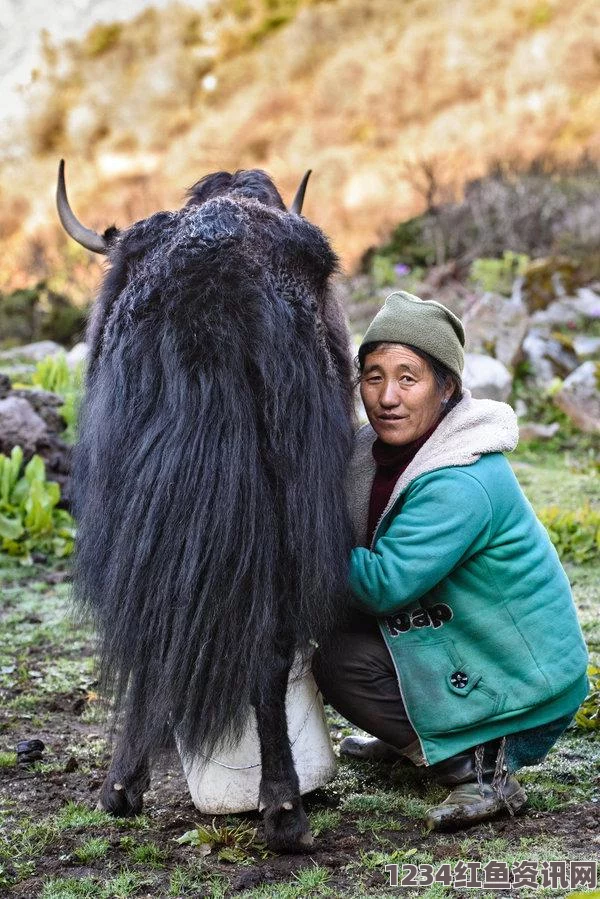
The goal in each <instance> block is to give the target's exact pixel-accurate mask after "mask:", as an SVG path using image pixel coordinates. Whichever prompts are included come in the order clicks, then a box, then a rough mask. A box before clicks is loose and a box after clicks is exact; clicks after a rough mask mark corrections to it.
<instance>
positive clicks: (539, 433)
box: [519, 421, 560, 440]
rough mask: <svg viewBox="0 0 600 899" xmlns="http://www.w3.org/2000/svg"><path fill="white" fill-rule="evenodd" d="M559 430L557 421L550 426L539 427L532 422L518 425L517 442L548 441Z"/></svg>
mask: <svg viewBox="0 0 600 899" xmlns="http://www.w3.org/2000/svg"><path fill="white" fill-rule="evenodd" d="M559 430H560V425H559V423H558V422H557V421H555V422H553V423H552V424H551V425H539V424H536V422H534V421H523V422H520V423H519V440H549V439H550V438H551V437H554V435H555V434H556V433H558V431H559Z"/></svg>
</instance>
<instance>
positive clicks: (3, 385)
mask: <svg viewBox="0 0 600 899" xmlns="http://www.w3.org/2000/svg"><path fill="white" fill-rule="evenodd" d="M11 387H12V385H11V382H10V378H9V377H8V375H3V374H0V400H3V399H4V397H5V396H8V394H9V393H10V391H11Z"/></svg>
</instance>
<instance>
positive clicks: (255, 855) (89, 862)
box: [0, 569, 600, 899]
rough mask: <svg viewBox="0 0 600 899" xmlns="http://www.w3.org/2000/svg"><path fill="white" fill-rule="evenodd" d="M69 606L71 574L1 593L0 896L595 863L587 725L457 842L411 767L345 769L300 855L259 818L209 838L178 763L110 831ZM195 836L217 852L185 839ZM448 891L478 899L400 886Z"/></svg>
mask: <svg viewBox="0 0 600 899" xmlns="http://www.w3.org/2000/svg"><path fill="white" fill-rule="evenodd" d="M68 596H69V584H68V571H67V570H66V569H64V570H62V571H61V570H53V571H44V570H43V569H37V570H35V571H28V572H27V573H26V574H25V573H23V574H20V573H19V572H18V571H16V572H13V577H12V579H11V580H9V582H8V583H7V584H6V587H5V590H4V596H3V603H2V625H3V626H2V634H3V638H2V655H1V656H0V666H1V667H0V673H1V675H2V681H1V684H2V689H1V694H0V695H1V697H2V715H1V719H0V722H1V730H0V797H1V801H2V806H1V810H0V827H1V829H2V837H3V843H2V845H1V846H0V896H4V895H6V896H14V897H18V899H38V897H39V899H76V897H80V896H93V897H99V899H113V897H114V899H121V897H128V896H136V897H142V896H144V897H152V899H155V897H156V899H157V897H163V896H165V897H166V896H182V897H184V896H193V897H203V896H206V897H208V896H211V897H221V896H230V895H240V896H243V897H261V896H262V897H273V899H277V897H279V899H286V897H299V896H319V895H329V896H357V897H359V896H386V895H390V894H393V893H394V892H396V890H395V889H394V888H393V887H390V886H389V885H388V875H387V874H386V872H385V869H384V868H385V865H386V864H389V863H397V864H399V865H400V868H401V866H402V865H403V864H408V863H411V864H416V865H419V864H421V865H428V864H429V865H432V866H433V869H434V870H437V869H438V868H439V867H440V866H441V865H442V864H443V863H449V864H451V865H454V864H455V863H456V862H457V861H458V860H459V859H461V860H463V861H473V862H481V864H482V865H483V864H484V863H486V862H487V861H489V860H492V859H494V860H505V861H506V862H507V863H508V864H513V863H515V862H518V861H522V860H536V861H538V864H539V866H540V870H541V867H542V863H543V861H545V860H563V859H565V860H566V859H570V860H575V859H595V860H597V859H598V856H599V855H600V816H599V815H598V802H599V800H600V776H599V771H600V765H599V760H600V741H599V740H598V738H597V737H596V736H594V735H593V734H586V733H584V732H582V731H580V730H572V731H569V732H568V733H567V734H566V735H565V736H564V737H563V738H561V740H560V741H559V743H558V744H557V746H556V747H555V748H554V749H553V750H552V752H551V753H550V755H549V757H548V759H547V760H546V762H545V763H544V765H542V766H537V767H536V768H530V769H527V773H526V774H524V775H523V777H522V778H521V780H522V782H523V784H524V786H525V787H526V789H527V791H528V793H529V796H530V803H529V806H528V808H527V809H526V810H525V812H524V813H522V814H519V815H518V816H516V817H514V818H512V819H511V818H508V817H507V818H503V819H499V820H497V821H494V822H492V823H488V824H486V825H479V826H474V827H471V828H467V829H465V830H461V831H459V832H455V833H447V834H438V833H436V834H432V833H428V832H427V831H426V829H425V826H424V815H425V812H426V809H427V807H428V806H429V805H431V804H433V803H435V802H437V801H439V800H441V799H442V798H443V797H444V795H445V793H446V792H447V791H445V790H444V789H443V788H440V787H437V786H435V785H432V784H431V782H430V781H429V780H428V779H427V777H424V776H423V774H421V773H419V772H418V771H417V770H416V769H413V768H412V767H407V766H405V765H403V764H397V765H395V766H390V765H383V764H380V765H375V764H371V763H366V762H350V761H348V760H344V761H342V762H341V763H340V766H339V770H338V774H337V776H336V778H335V780H334V781H332V782H331V783H330V784H329V785H328V786H327V787H325V788H323V789H321V790H318V791H315V792H314V793H313V794H311V795H309V796H307V797H306V809H307V812H308V814H309V817H310V820H311V824H312V827H313V831H314V832H315V837H316V839H315V843H314V846H313V847H312V848H311V850H310V851H309V852H308V853H307V854H306V855H303V856H276V855H273V854H270V853H268V852H266V850H265V847H264V844H262V842H261V825H260V818H259V816H258V815H240V816H229V817H228V818H226V819H225V820H223V819H215V821H214V828H213V821H212V819H211V818H209V817H206V816H202V815H200V814H199V813H198V812H197V811H196V809H195V808H194V806H193V804H192V802H191V800H190V797H189V793H188V791H187V785H186V782H185V778H184V776H183V773H182V771H181V767H180V765H179V764H178V760H177V758H176V757H175V758H171V759H169V760H166V761H165V763H164V764H163V765H162V766H161V767H160V768H159V769H158V770H156V771H155V773H154V776H153V780H152V786H151V789H150V791H149V793H148V794H147V800H146V806H145V814H144V815H143V816H140V817H139V818H136V819H132V820H129V821H114V820H112V819H110V818H108V816H106V815H104V814H103V813H98V812H95V811H94V807H95V804H96V800H97V795H98V790H99V788H100V785H101V783H102V780H103V777H104V774H105V772H106V769H107V765H108V761H109V755H110V749H109V746H108V744H107V742H106V740H105V729H104V722H103V719H104V715H103V712H102V708H101V706H100V703H99V702H98V698H97V696H96V693H95V691H94V687H95V684H94V680H93V665H92V651H93V647H92V643H91V640H90V637H89V634H87V632H86V631H85V630H84V629H83V628H80V627H78V626H76V625H74V624H73V623H72V621H71V619H70V618H69V617H68V615H67V614H66V613H67V609H68ZM331 730H332V736H333V738H334V742H336V741H339V739H340V737H341V736H342V734H343V733H347V732H348V727H347V722H344V721H343V720H341V719H339V718H336V717H335V716H334V715H333V716H332V719H331ZM32 738H37V739H41V740H42V741H43V742H44V743H45V744H46V750H45V752H44V756H43V759H42V761H40V762H38V763H36V764H35V765H33V766H22V765H17V763H16V757H15V755H14V750H15V747H16V743H17V742H18V740H23V739H32ZM240 822H241V823H242V831H243V832H242V833H241V835H240V833H239V825H240ZM199 826H200V827H204V828H205V831H204V832H205V836H206V834H208V837H210V836H211V835H212V836H213V838H214V839H213V840H212V842H211V843H206V842H205V843H202V844H200V845H190V844H188V843H184V844H181V843H178V842H177V839H178V838H180V837H181V836H182V835H183V834H184V833H186V832H188V831H190V830H193V829H195V828H198V827H199ZM236 827H237V828H238V832H237V836H236V830H235V829H236ZM211 828H213V829H212V830H211ZM215 828H216V830H215ZM208 850H210V851H208ZM205 853H206V854H205ZM401 874H402V869H401ZM398 889H399V888H398ZM515 892H516V891H512V894H513V895H514V893H515ZM450 894H451V895H453V896H458V897H460V896H468V895H473V890H472V889H464V890H460V889H450V888H446V887H444V886H443V885H442V884H441V883H437V884H433V885H432V886H429V887H424V888H423V889H419V890H413V889H407V888H404V889H402V895H403V896H417V895H418V896H426V897H430V899H433V897H436V896H443V895H450ZM477 894H478V895H479V896H488V895H495V896H502V895H511V891H510V890H506V891H502V890H495V891H494V892H493V893H492V892H490V891H487V890H477ZM518 894H519V895H521V896H527V895H535V896H543V895H557V896H563V895H568V894H569V890H568V889H565V888H564V887H563V888H559V889H558V890H551V889H549V888H546V889H538V890H536V891H533V890H531V891H529V892H528V891H526V890H520V891H518Z"/></svg>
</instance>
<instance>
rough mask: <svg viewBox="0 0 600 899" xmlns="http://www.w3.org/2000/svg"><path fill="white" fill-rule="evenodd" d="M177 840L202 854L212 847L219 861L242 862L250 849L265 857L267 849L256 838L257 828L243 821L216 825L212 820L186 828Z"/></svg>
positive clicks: (207, 853) (208, 851)
mask: <svg viewBox="0 0 600 899" xmlns="http://www.w3.org/2000/svg"><path fill="white" fill-rule="evenodd" d="M177 842H178V843H180V844H182V845H185V844H187V845H190V846H195V847H196V848H198V849H199V850H200V853H201V854H202V855H210V853H211V852H212V851H213V849H217V850H218V858H219V860H220V861H230V862H236V863H237V864H240V863H243V862H244V861H245V860H246V859H247V858H248V857H249V854H250V851H255V852H258V853H259V854H260V856H261V858H266V857H267V856H268V855H269V851H268V849H267V847H266V846H265V844H264V843H261V842H260V841H259V840H257V830H256V828H255V827H250V825H248V824H247V823H246V822H245V821H240V823H239V824H237V825H235V826H230V825H227V824H222V825H220V826H218V825H217V824H216V823H215V820H213V822H212V824H211V825H210V826H208V827H205V826H203V825H200V826H199V827H196V828H195V829H194V830H188V831H186V833H184V834H183V835H182V836H180V837H178V839H177Z"/></svg>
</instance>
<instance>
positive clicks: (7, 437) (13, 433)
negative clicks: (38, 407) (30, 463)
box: [0, 395, 48, 455]
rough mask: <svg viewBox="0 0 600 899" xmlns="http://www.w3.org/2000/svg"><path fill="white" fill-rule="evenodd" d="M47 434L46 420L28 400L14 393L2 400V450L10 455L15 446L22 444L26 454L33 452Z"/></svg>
mask: <svg viewBox="0 0 600 899" xmlns="http://www.w3.org/2000/svg"><path fill="white" fill-rule="evenodd" d="M47 436H48V428H47V426H46V422H45V421H44V420H43V419H42V418H40V416H39V415H38V414H37V412H34V410H33V409H32V408H31V406H30V405H29V403H28V402H27V400H25V399H23V398H22V397H20V396H12V395H9V396H7V397H6V398H5V399H3V400H0V452H3V453H6V454H7V455H8V454H10V451H11V450H12V448H13V446H22V447H23V451H24V452H25V453H26V454H33V453H34V452H35V451H36V449H37V447H38V446H39V444H40V443H44V441H45V440H46V438H47Z"/></svg>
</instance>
